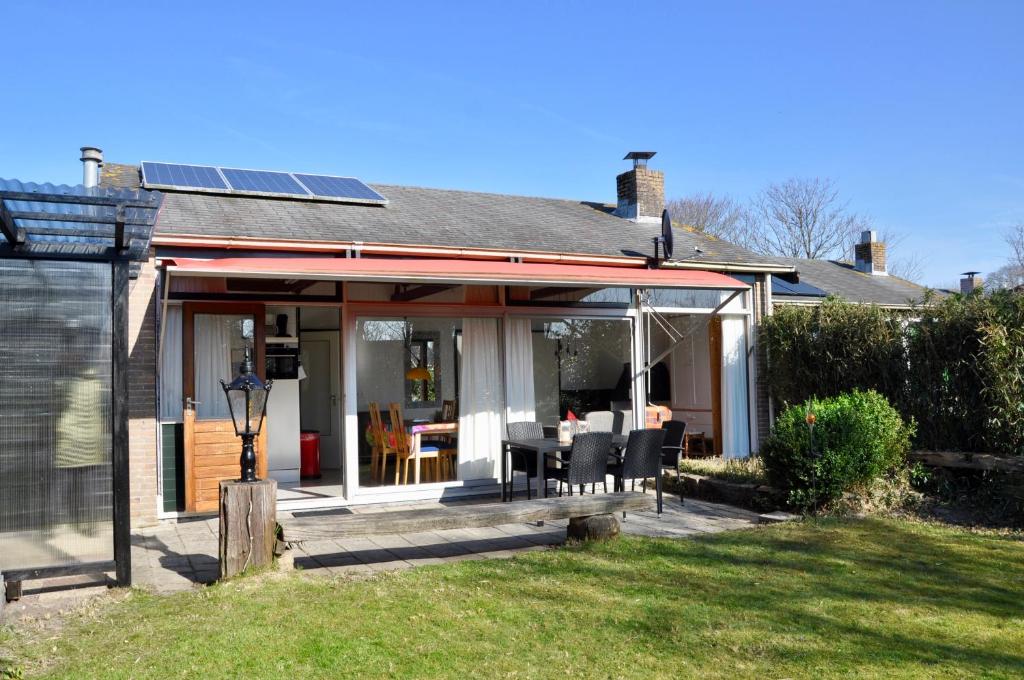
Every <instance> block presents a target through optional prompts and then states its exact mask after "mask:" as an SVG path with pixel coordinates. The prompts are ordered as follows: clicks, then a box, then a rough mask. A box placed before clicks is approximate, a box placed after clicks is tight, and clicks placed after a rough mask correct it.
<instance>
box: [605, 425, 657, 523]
mask: <svg viewBox="0 0 1024 680" xmlns="http://www.w3.org/2000/svg"><path fill="white" fill-rule="evenodd" d="M667 433H668V430H665V429H658V430H633V431H632V432H630V433H629V439H627V440H626V450H625V451H624V452H623V455H622V457H621V462H620V463H618V464H617V465H616V466H615V467H614V468H613V470H612V474H614V475H615V486H616V487H617V488H619V489H622V490H625V482H626V480H627V479H631V480H634V481H635V480H637V479H642V480H644V483H643V486H642V487H641V488H642V489H643V491H644V492H645V493H646V492H647V479H648V478H649V477H653V478H654V485H655V489H656V491H657V494H658V514H659V515H660V514H661V508H662V502H661V460H662V451H663V448H662V447H663V446H664V444H665V435H666V434H667ZM622 515H623V517H625V515H626V513H622Z"/></svg>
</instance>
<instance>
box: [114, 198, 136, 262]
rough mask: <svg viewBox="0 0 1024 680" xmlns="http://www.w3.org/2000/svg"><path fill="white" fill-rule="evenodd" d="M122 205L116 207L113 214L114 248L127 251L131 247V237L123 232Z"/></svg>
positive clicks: (123, 209) (123, 216) (123, 217)
mask: <svg viewBox="0 0 1024 680" xmlns="http://www.w3.org/2000/svg"><path fill="white" fill-rule="evenodd" d="M124 224H125V207H124V203H122V204H120V205H119V206H117V210H116V211H115V213H114V247H115V248H117V249H118V250H120V251H124V250H128V248H130V247H131V245H132V235H131V234H129V233H126V232H125V229H124Z"/></svg>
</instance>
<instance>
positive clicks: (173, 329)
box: [160, 306, 182, 423]
mask: <svg viewBox="0 0 1024 680" xmlns="http://www.w3.org/2000/svg"><path fill="white" fill-rule="evenodd" d="M161 333H162V335H163V347H162V348H161V354H160V420H161V421H163V422H166V423H180V422H181V409H182V395H181V307H178V306H172V307H168V308H167V316H165V317H164V319H163V328H162V329H161Z"/></svg>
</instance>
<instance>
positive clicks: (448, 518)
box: [281, 491, 655, 544]
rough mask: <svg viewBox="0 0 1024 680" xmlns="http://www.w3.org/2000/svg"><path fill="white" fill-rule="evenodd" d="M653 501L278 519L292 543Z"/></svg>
mask: <svg viewBox="0 0 1024 680" xmlns="http://www.w3.org/2000/svg"><path fill="white" fill-rule="evenodd" d="M654 504H655V497H654V494H644V493H640V492H639V491H625V492H620V493H608V494H590V495H585V496H563V497H562V498H540V499H537V500H532V501H513V502H511V503H480V504H474V505H459V506H453V507H446V508H437V509H430V510H399V511H396V512H373V513H365V514H354V515H330V516H319V517H294V518H282V519H281V527H282V528H283V530H284V540H285V541H286V542H287V543H289V544H294V543H301V542H302V541H312V540H320V539H335V538H343V537H350V536H368V535H375V534H404V533H415V532H418V531H438V530H440V529H464V528H467V527H492V526H498V525H499V524H522V523H531V522H539V521H542V520H555V519H571V518H573V517H589V516H591V515H604V514H609V513H612V512H626V511H629V512H645V511H651V510H653V509H654Z"/></svg>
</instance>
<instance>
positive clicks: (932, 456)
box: [907, 451, 1024, 473]
mask: <svg viewBox="0 0 1024 680" xmlns="http://www.w3.org/2000/svg"><path fill="white" fill-rule="evenodd" d="M907 458H909V459H910V460H912V461H918V462H920V463H924V464H925V465H931V466H932V467H943V468H957V469H963V470H982V471H991V470H994V471H1000V472H1017V473H1024V456H1017V457H1008V456H993V455H992V454H990V453H964V452H961V451H911V452H910V453H909V454H908V455H907Z"/></svg>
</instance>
